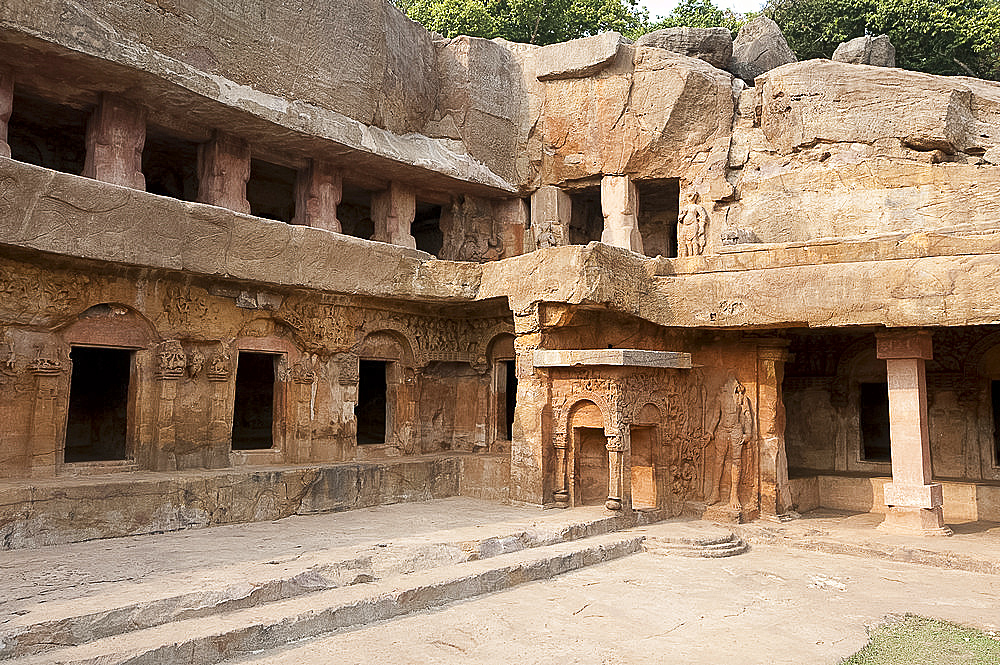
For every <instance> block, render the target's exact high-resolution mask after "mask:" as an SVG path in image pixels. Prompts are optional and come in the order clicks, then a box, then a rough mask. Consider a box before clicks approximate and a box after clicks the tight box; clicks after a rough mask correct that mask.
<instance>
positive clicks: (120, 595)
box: [0, 498, 1000, 665]
mask: <svg viewBox="0 0 1000 665" xmlns="http://www.w3.org/2000/svg"><path fill="white" fill-rule="evenodd" d="M608 515H609V513H608V512H607V511H605V510H604V509H603V508H601V507H592V508H577V509H573V510H567V511H557V510H553V511H539V510H537V509H534V508H524V507H516V506H503V505H498V504H494V503H490V502H485V501H478V500H473V499H466V498H452V499H443V500H438V501H430V502H425V503H413V504H398V505H392V506H382V507H378V508H372V509H364V510H357V511H351V512H344V513H335V514H325V515H313V516H303V517H292V518H288V519H284V520H278V521H275V522H264V523H254V524H242V525H233V526H226V527H215V528H210V529H201V530H193V531H183V532H174V533H165V534H156V535H148V536H136V537H131V538H119V539H112V540H100V541H90V542H85V543H75V544H69V545H58V546H52V547H44V548H37V549H32V550H17V551H9V552H0V580H2V581H3V583H2V584H0V629H3V627H4V624H5V623H6V622H7V621H9V620H10V618H11V617H15V616H17V617H21V618H23V619H27V618H29V617H30V616H31V615H38V616H39V617H40V619H39V620H41V619H42V618H45V616H51V617H55V616H56V615H60V613H65V612H70V613H72V612H77V611H82V610H81V608H83V607H85V606H88V604H89V605H92V606H93V608H95V609H94V611H95V612H96V611H103V610H100V608H101V607H103V606H104V605H102V604H108V603H111V604H114V603H124V602H125V600H124V599H126V598H129V597H134V600H135V601H136V602H139V601H140V599H142V600H145V599H148V598H150V597H153V596H157V595H162V596H164V597H167V596H170V595H171V594H172V593H175V592H176V593H180V591H188V590H190V589H192V588H199V587H204V586H205V585H209V584H211V585H217V586H219V587H220V588H221V587H222V586H224V585H227V584H233V583H238V582H240V581H241V580H242V581H244V582H245V583H247V584H253V583H254V581H255V580H258V579H259V580H263V579H265V578H268V579H269V578H270V577H274V576H275V575H277V573H274V572H272V571H274V570H276V569H279V568H281V569H287V570H288V571H290V572H289V573H288V574H289V575H291V574H295V573H296V571H297V570H298V569H299V568H302V569H303V570H305V569H306V568H308V567H309V566H311V565H312V564H311V563H310V562H311V561H313V560H315V561H320V560H321V559H323V560H332V559H337V560H345V561H346V560H348V559H349V558H350V556H354V555H355V554H357V555H358V556H362V555H365V553H366V552H373V551H384V552H397V553H398V555H399V560H400V561H404V562H405V559H406V556H408V554H407V553H410V554H411V555H416V556H420V557H425V556H431V557H433V556H435V555H434V552H437V551H438V550H439V549H440V551H441V552H442V553H443V554H442V555H441V556H442V565H444V564H445V563H449V562H452V561H453V552H451V550H449V551H448V552H445V548H443V547H441V546H440V544H442V543H459V544H461V543H463V542H473V541H476V542H482V541H483V539H484V538H489V537H495V538H500V539H501V540H502V537H505V536H504V534H517V533H521V530H529V531H532V532H537V533H541V534H548V533H558V532H559V530H560V529H562V530H565V529H573V528H577V526H578V525H581V524H589V525H593V524H595V523H597V522H598V521H600V520H601V519H605V518H607V517H608ZM879 519H880V518H879V516H877V515H868V514H865V515H848V514H841V513H832V512H821V511H817V512H814V513H811V514H807V515H805V516H803V518H802V519H800V520H795V521H792V522H787V523H780V524H779V523H769V522H763V521H761V522H755V523H752V524H750V525H742V526H739V527H728V526H723V527H720V526H716V525H712V524H709V523H707V522H700V521H690V520H671V521H667V522H660V523H657V524H652V525H647V526H640V527H634V528H633V529H631V531H630V532H631V533H637V534H643V535H646V536H650V537H657V538H661V539H662V538H677V537H684V536H689V535H691V534H695V533H702V532H705V533H717V532H719V531H720V530H723V529H730V528H732V529H733V530H734V531H736V532H737V533H738V534H739V535H741V536H743V537H744V538H745V539H747V540H749V541H750V542H751V545H752V547H751V550H750V551H749V552H748V553H746V554H742V555H739V556H735V557H730V558H722V559H705V558H685V557H682V556H678V555H675V554H670V555H662V554H652V553H638V554H632V555H629V556H624V557H623V558H619V559H615V560H612V561H607V562H605V563H600V564H597V565H590V566H587V567H584V568H581V569H579V570H575V571H573V572H569V573H565V574H562V575H559V576H556V577H553V578H551V579H545V580H542V581H537V582H530V583H526V584H521V585H518V586H513V587H511V588H508V589H506V590H503V591H498V592H495V593H490V594H487V595H482V596H478V597H474V598H471V599H467V600H460V601H457V602H453V603H451V604H449V605H445V606H443V607H439V608H437V609H431V610H424V611H418V612H415V613H412V614H409V615H407V616H403V617H400V618H396V619H391V620H387V621H379V622H374V623H369V624H367V625H364V626H361V627H356V628H349V629H342V630H340V631H338V632H336V633H333V634H330V635H326V636H321V637H318V638H314V639H310V640H307V641H303V642H300V643H298V644H295V645H292V646H286V647H280V648H276V649H272V650H268V651H265V652H263V653H261V654H258V655H254V656H252V657H243V658H242V659H240V660H237V661H232V662H242V663H251V662H252V663H278V664H281V663H284V664H288V665H291V664H292V663H305V664H308V663H370V662H388V663H510V662H522V663H553V664H555V663H560V664H563V663H601V664H604V663H727V664H728V663H732V664H736V665H739V664H744V663H746V664H751V663H839V662H840V661H841V660H842V659H843V658H845V657H847V656H850V655H851V654H853V653H855V652H856V651H858V650H859V649H861V648H862V647H863V646H864V645H865V644H866V643H867V640H868V635H867V629H868V628H869V627H873V626H876V625H878V624H880V623H881V622H883V621H884V620H885V619H886V618H887V617H891V616H893V615H902V614H905V613H913V614H918V615H921V616H926V617H931V618H935V619H942V620H946V621H951V622H955V623H958V624H962V625H968V626H972V627H976V628H980V629H983V630H986V631H994V632H996V631H1000V574H998V573H1000V525H997V524H990V523H970V524H965V525H954V528H955V530H956V535H955V536H953V537H951V538H931V539H923V538H908V537H901V536H891V535H888V534H883V533H882V532H880V531H878V530H877V529H876V528H875V527H876V526H877V524H878V521H879ZM584 540H586V539H584ZM581 542H583V541H581ZM445 554H447V556H445ZM311 557H312V559H311ZM448 557H451V558H448ZM352 565H353V564H352ZM392 565H393V566H395V564H394V563H393V564H392ZM428 565H431V564H428ZM387 566H388V564H387ZM297 567H298V568H297ZM388 567H391V566H388ZM387 569H388V568H387ZM397 572H398V571H397ZM404 572H405V571H404ZM254 575H259V577H254ZM268 576H270V577H268ZM362 586H363V585H362ZM353 588H358V587H357V585H355V587H353ZM172 590H173V591H172ZM108 606H109V607H110V606H111V605H108ZM43 615H44V616H43ZM2 617H8V619H3V618H2Z"/></svg>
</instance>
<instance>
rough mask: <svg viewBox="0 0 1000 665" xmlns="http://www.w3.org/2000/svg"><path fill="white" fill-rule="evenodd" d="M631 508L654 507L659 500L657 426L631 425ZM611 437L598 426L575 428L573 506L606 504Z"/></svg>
mask: <svg viewBox="0 0 1000 665" xmlns="http://www.w3.org/2000/svg"><path fill="white" fill-rule="evenodd" d="M629 431H630V438H631V440H632V442H631V446H630V449H631V455H630V456H629V457H628V458H627V459H630V464H629V472H630V473H629V476H630V480H631V483H630V485H631V497H632V508H633V509H640V508H655V507H657V505H658V500H657V489H656V485H657V478H656V470H657V469H656V464H655V462H654V440H655V438H656V427H655V426H647V427H632V428H631V429H630V430H629ZM607 443H608V439H607V437H606V436H605V434H604V430H603V429H601V428H599V427H576V428H574V429H573V459H572V474H573V478H572V488H573V505H577V506H590V505H599V504H603V503H604V502H605V501H606V500H607V498H608V495H609V487H610V483H611V464H610V460H609V457H608V449H607Z"/></svg>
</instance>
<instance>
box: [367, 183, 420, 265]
mask: <svg viewBox="0 0 1000 665" xmlns="http://www.w3.org/2000/svg"><path fill="white" fill-rule="evenodd" d="M416 214H417V197H416V195H415V194H414V192H413V190H412V189H410V188H409V187H406V186H405V185H403V184H401V183H398V182H391V183H389V188H388V189H386V190H384V191H381V192H378V193H377V194H375V195H374V196H372V221H373V222H374V223H375V232H374V234H372V240H377V241H379V242H387V243H389V244H390V245H400V246H402V247H409V248H411V249H416V248H417V241H416V240H415V239H414V237H413V236H412V235H411V234H410V225H411V224H413V219H414V217H416Z"/></svg>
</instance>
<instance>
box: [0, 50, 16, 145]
mask: <svg viewBox="0 0 1000 665" xmlns="http://www.w3.org/2000/svg"><path fill="white" fill-rule="evenodd" d="M13 110H14V72H12V71H11V70H9V69H7V68H6V67H0V157H10V145H9V144H8V143H7V123H8V122H9V121H10V114H11V111H13Z"/></svg>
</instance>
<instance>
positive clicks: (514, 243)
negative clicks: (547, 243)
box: [493, 199, 534, 258]
mask: <svg viewBox="0 0 1000 665" xmlns="http://www.w3.org/2000/svg"><path fill="white" fill-rule="evenodd" d="M493 214H494V215H495V216H496V218H497V220H498V221H499V222H500V236H501V238H502V240H503V258H508V257H511V256H519V255H521V254H524V234H525V230H526V229H527V228H528V204H527V202H525V200H524V199H504V200H503V201H497V202H496V203H494V204H493ZM532 249H534V248H532Z"/></svg>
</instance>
